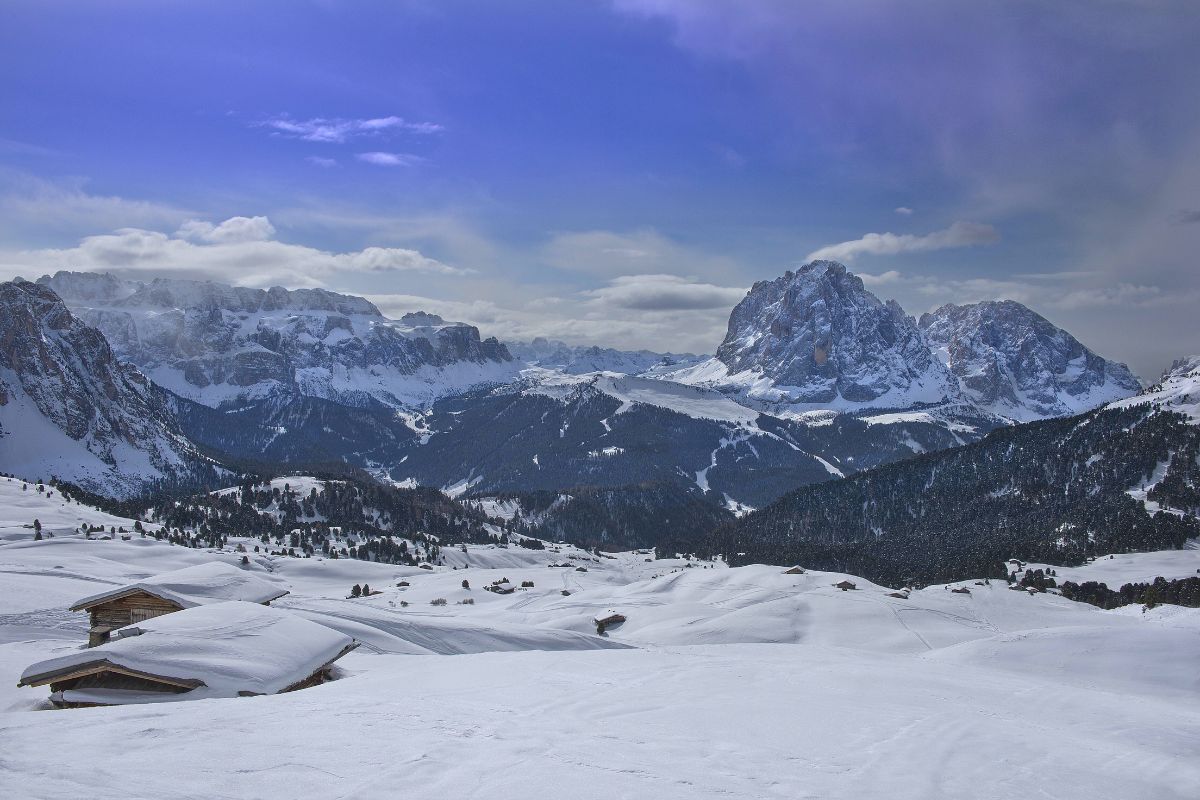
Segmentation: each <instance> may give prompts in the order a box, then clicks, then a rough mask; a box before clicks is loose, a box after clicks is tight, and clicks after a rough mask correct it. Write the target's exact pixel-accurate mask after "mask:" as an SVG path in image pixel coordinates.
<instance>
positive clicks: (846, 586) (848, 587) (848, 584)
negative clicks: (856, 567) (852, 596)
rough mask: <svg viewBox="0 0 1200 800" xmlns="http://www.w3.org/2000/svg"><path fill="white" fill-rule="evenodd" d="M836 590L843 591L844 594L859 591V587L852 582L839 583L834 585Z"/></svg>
mask: <svg viewBox="0 0 1200 800" xmlns="http://www.w3.org/2000/svg"><path fill="white" fill-rule="evenodd" d="M834 588H837V589H841V590H842V591H843V592H848V591H850V590H851V589H857V588H858V587H857V586H855V585H854V584H853V583H851V582H850V581H838V582H837V583H835V584H834Z"/></svg>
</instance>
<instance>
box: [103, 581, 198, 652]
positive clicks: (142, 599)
mask: <svg viewBox="0 0 1200 800" xmlns="http://www.w3.org/2000/svg"><path fill="white" fill-rule="evenodd" d="M182 610H183V608H182V606H180V605H178V604H177V603H172V602H171V601H170V600H163V599H162V598H161V597H155V596H154V595H152V594H148V593H146V592H133V593H131V594H127V595H125V596H124V597H117V598H115V599H113V600H109V601H107V602H104V603H100V604H98V605H94V606H92V607H90V608H89V609H88V613H89V614H90V615H91V628H92V629H91V631H89V632H88V647H95V646H96V645H98V644H103V643H104V642H106V641H108V635H109V632H110V631H112V630H114V629H116V628H124V627H125V626H126V625H132V624H133V623H134V622H141V621H143V620H147V619H153V618H154V617H161V616H162V615H163V614H171V613H173V612H175V611H182Z"/></svg>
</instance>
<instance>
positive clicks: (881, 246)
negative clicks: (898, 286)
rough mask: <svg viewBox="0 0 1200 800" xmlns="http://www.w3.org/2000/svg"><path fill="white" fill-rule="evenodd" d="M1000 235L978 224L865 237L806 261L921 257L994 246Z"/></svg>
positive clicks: (822, 250) (821, 251)
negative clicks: (897, 256) (893, 256)
mask: <svg viewBox="0 0 1200 800" xmlns="http://www.w3.org/2000/svg"><path fill="white" fill-rule="evenodd" d="M999 240H1000V235H999V234H998V233H996V229H995V228H993V227H992V226H991V225H984V224H981V223H978V222H955V223H954V224H953V225H951V226H950V227H949V228H944V229H942V230H940V231H934V232H933V233H927V234H925V235H924V236H917V235H915V234H911V233H902V234H897V233H868V234H866V235H864V236H863V237H862V238H859V239H853V240H851V241H848V242H839V243H837V244H831V245H828V246H826V247H822V248H820V249H818V250H814V251H813V252H811V253H809V254H808V256H806V257H805V261H813V260H816V259H829V260H832V261H853V260H854V259H855V257H857V256H860V255H863V254H867V255H877V256H890V255H896V254H897V253H924V252H928V251H931V250H946V249H949V248H953V247H974V246H976V245H985V244H993V243H994V242H997V241H999Z"/></svg>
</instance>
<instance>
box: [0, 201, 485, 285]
mask: <svg viewBox="0 0 1200 800" xmlns="http://www.w3.org/2000/svg"><path fill="white" fill-rule="evenodd" d="M275 234H276V230H275V226H274V225H272V224H271V221H270V220H269V219H267V217H263V216H258V217H231V218H229V219H227V220H224V221H222V222H218V223H213V222H209V221H205V220H188V221H186V222H184V223H183V224H182V225H181V226H180V227H179V229H178V230H176V231H175V233H173V234H168V233H164V232H162V231H155V230H148V229H144V228H120V229H118V230H116V231H113V232H112V233H106V234H100V235H96V236H88V237H85V238H84V239H82V240H81V241H80V242H79V244H78V245H77V246H75V247H69V248H45V249H40V250H25V251H20V252H16V253H11V252H10V253H0V262H2V268H3V270H4V271H5V272H7V273H8V274H9V275H10V276H12V275H16V274H21V273H26V277H35V276H32V275H29V274H28V273H31V272H35V271H36V272H53V271H56V270H60V269H66V270H90V271H109V272H114V273H117V274H121V275H126V276H137V275H139V274H141V275H145V276H155V275H173V276H176V277H185V278H194V279H198V280H216V281H221V282H224V283H231V284H235V285H239V286H258V287H266V286H273V285H284V286H289V287H297V286H304V287H312V286H318V287H327V286H329V284H330V282H331V281H334V280H345V279H346V278H348V277H350V276H353V275H355V274H360V275H361V274H372V273H416V274H427V275H443V276H448V275H449V276H464V275H468V274H470V273H471V271H470V270H467V269H460V268H458V267H452V266H450V265H448V264H444V263H442V262H441V261H438V260H436V259H433V258H429V257H428V256H425V255H423V254H422V253H420V252H419V251H417V250H412V249H407V248H400V247H366V248H363V249H361V250H354V251H349V252H343V253H337V252H331V251H328V250H321V249H318V248H315V247H308V246H306V245H299V244H290V243H287V242H281V241H278V240H276V239H275V238H274V237H275Z"/></svg>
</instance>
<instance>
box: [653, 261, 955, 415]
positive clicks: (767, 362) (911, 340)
mask: <svg viewBox="0 0 1200 800" xmlns="http://www.w3.org/2000/svg"><path fill="white" fill-rule="evenodd" d="M669 377H670V378H671V379H673V380H679V381H682V382H686V383H697V384H702V385H708V386H713V387H719V388H723V389H726V390H728V391H734V392H737V393H740V394H743V395H745V396H746V397H748V398H750V399H752V400H759V401H764V402H767V403H772V404H779V405H786V406H788V407H791V408H792V409H794V410H797V411H801V410H807V409H817V408H832V409H837V410H854V409H862V408H907V407H910V406H912V405H916V404H931V403H939V402H945V401H947V400H953V399H956V398H957V397H958V387H957V382H956V381H955V380H954V378H953V376H951V375H950V374H949V372H948V371H947V370H946V368H945V366H943V365H942V364H941V363H939V362H938V361H937V360H936V359H934V358H933V355H932V353H931V352H930V348H929V346H928V343H927V342H926V341H925V338H924V336H923V335H922V334H921V332H920V330H919V329H918V328H917V326H916V324H915V323H914V322H913V320H912V319H910V318H909V317H907V316H906V315H905V314H904V312H903V310H902V309H901V308H900V307H899V306H898V305H896V304H895V303H892V302H889V303H883V302H881V301H880V300H879V299H878V298H877V297H875V295H873V294H871V293H870V292H868V291H867V290H866V288H865V287H864V286H863V282H862V280H861V279H860V278H858V277H857V276H855V275H853V274H851V273H849V272H847V271H846V268H845V267H844V266H843V265H841V264H838V263H836V262H832V261H814V262H812V263H810V264H805V265H804V266H803V267H801V268H800V269H799V270H798V271H796V272H790V271H789V272H786V273H784V274H783V276H781V277H779V278H777V279H775V280H773V281H760V282H758V283H756V284H754V286H753V287H752V288H751V290H750V292H749V293H748V294H747V295H746V297H745V299H743V300H742V302H740V303H738V305H737V306H736V307H735V308H734V309H733V312H732V314H730V317H729V330H728V333H727V334H726V335H725V340H724V341H723V342H722V343H721V346H720V347H718V348H717V353H716V357H715V358H714V359H712V360H710V361H708V362H704V363H702V364H699V365H697V366H695V367H691V368H688V369H684V370H680V371H677V372H674V373H671V374H670V375H669Z"/></svg>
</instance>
